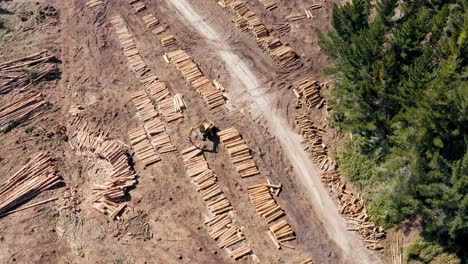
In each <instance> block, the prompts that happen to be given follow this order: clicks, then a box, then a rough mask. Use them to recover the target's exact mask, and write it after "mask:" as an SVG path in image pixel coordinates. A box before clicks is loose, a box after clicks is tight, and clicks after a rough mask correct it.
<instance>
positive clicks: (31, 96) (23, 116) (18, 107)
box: [0, 91, 46, 133]
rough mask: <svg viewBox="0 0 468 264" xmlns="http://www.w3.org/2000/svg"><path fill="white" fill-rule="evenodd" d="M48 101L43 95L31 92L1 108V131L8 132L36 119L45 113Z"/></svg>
mask: <svg viewBox="0 0 468 264" xmlns="http://www.w3.org/2000/svg"><path fill="white" fill-rule="evenodd" d="M45 105H46V101H45V100H44V98H43V97H42V95H41V94H39V93H36V92H33V91H30V92H27V93H25V94H24V95H23V96H22V98H21V99H18V100H16V101H13V102H12V103H10V104H7V105H5V106H4V107H0V131H2V132H5V133H6V132H8V131H9V130H11V129H12V128H13V127H15V126H17V125H18V124H20V123H22V122H24V121H26V120H27V119H31V118H34V117H36V116H38V115H40V114H42V113H43V112H44V111H45Z"/></svg>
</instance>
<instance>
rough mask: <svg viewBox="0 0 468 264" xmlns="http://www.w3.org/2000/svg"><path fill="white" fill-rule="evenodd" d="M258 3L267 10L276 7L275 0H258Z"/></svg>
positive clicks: (276, 2)
mask: <svg viewBox="0 0 468 264" xmlns="http://www.w3.org/2000/svg"><path fill="white" fill-rule="evenodd" d="M259 1H260V3H262V4H263V6H265V8H266V9H268V10H270V11H271V10H273V9H275V8H277V7H278V1H277V0H259Z"/></svg>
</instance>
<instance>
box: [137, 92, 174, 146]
mask: <svg viewBox="0 0 468 264" xmlns="http://www.w3.org/2000/svg"><path fill="white" fill-rule="evenodd" d="M130 96H131V97H132V100H133V102H134V104H135V106H136V108H137V113H138V116H139V117H140V119H141V121H142V122H143V126H144V128H145V131H146V133H147V137H148V139H149V140H150V142H151V145H152V146H153V148H154V149H155V150H157V151H158V153H160V154H162V153H167V152H172V151H176V148H175V147H174V145H173V144H172V141H171V139H170V137H169V135H168V134H167V132H166V129H165V127H164V124H163V123H162V122H161V120H160V119H159V118H158V112H157V111H156V109H155V108H154V106H153V104H152V103H151V100H150V98H149V97H148V95H147V94H146V92H145V91H138V92H135V93H133V94H131V95H130ZM169 100H170V101H171V102H173V100H172V98H169ZM177 114H179V115H180V113H177ZM180 117H182V116H179V117H178V118H180ZM172 118H173V117H172ZM166 121H168V122H169V120H168V119H166ZM161 125H162V126H161ZM161 128H163V129H161Z"/></svg>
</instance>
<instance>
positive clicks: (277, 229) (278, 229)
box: [268, 220, 296, 249]
mask: <svg viewBox="0 0 468 264" xmlns="http://www.w3.org/2000/svg"><path fill="white" fill-rule="evenodd" d="M268 229H269V232H270V233H271V234H272V235H273V237H274V238H275V240H276V241H277V245H276V247H277V248H278V249H279V248H281V246H285V244H284V243H285V242H287V241H291V240H294V239H296V236H295V235H294V231H293V230H292V228H291V226H290V225H289V224H288V222H286V220H281V221H279V222H278V223H275V224H273V225H271V226H270V227H269V228H268Z"/></svg>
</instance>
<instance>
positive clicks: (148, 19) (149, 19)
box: [141, 14, 159, 28]
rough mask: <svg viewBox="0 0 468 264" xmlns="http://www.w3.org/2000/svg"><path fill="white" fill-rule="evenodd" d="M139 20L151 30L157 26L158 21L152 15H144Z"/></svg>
mask: <svg viewBox="0 0 468 264" xmlns="http://www.w3.org/2000/svg"><path fill="white" fill-rule="evenodd" d="M141 19H143V22H145V25H146V27H147V28H152V27H154V26H157V25H158V24H159V20H158V19H157V18H156V17H155V16H154V15H153V14H148V15H144V16H142V17H141Z"/></svg>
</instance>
